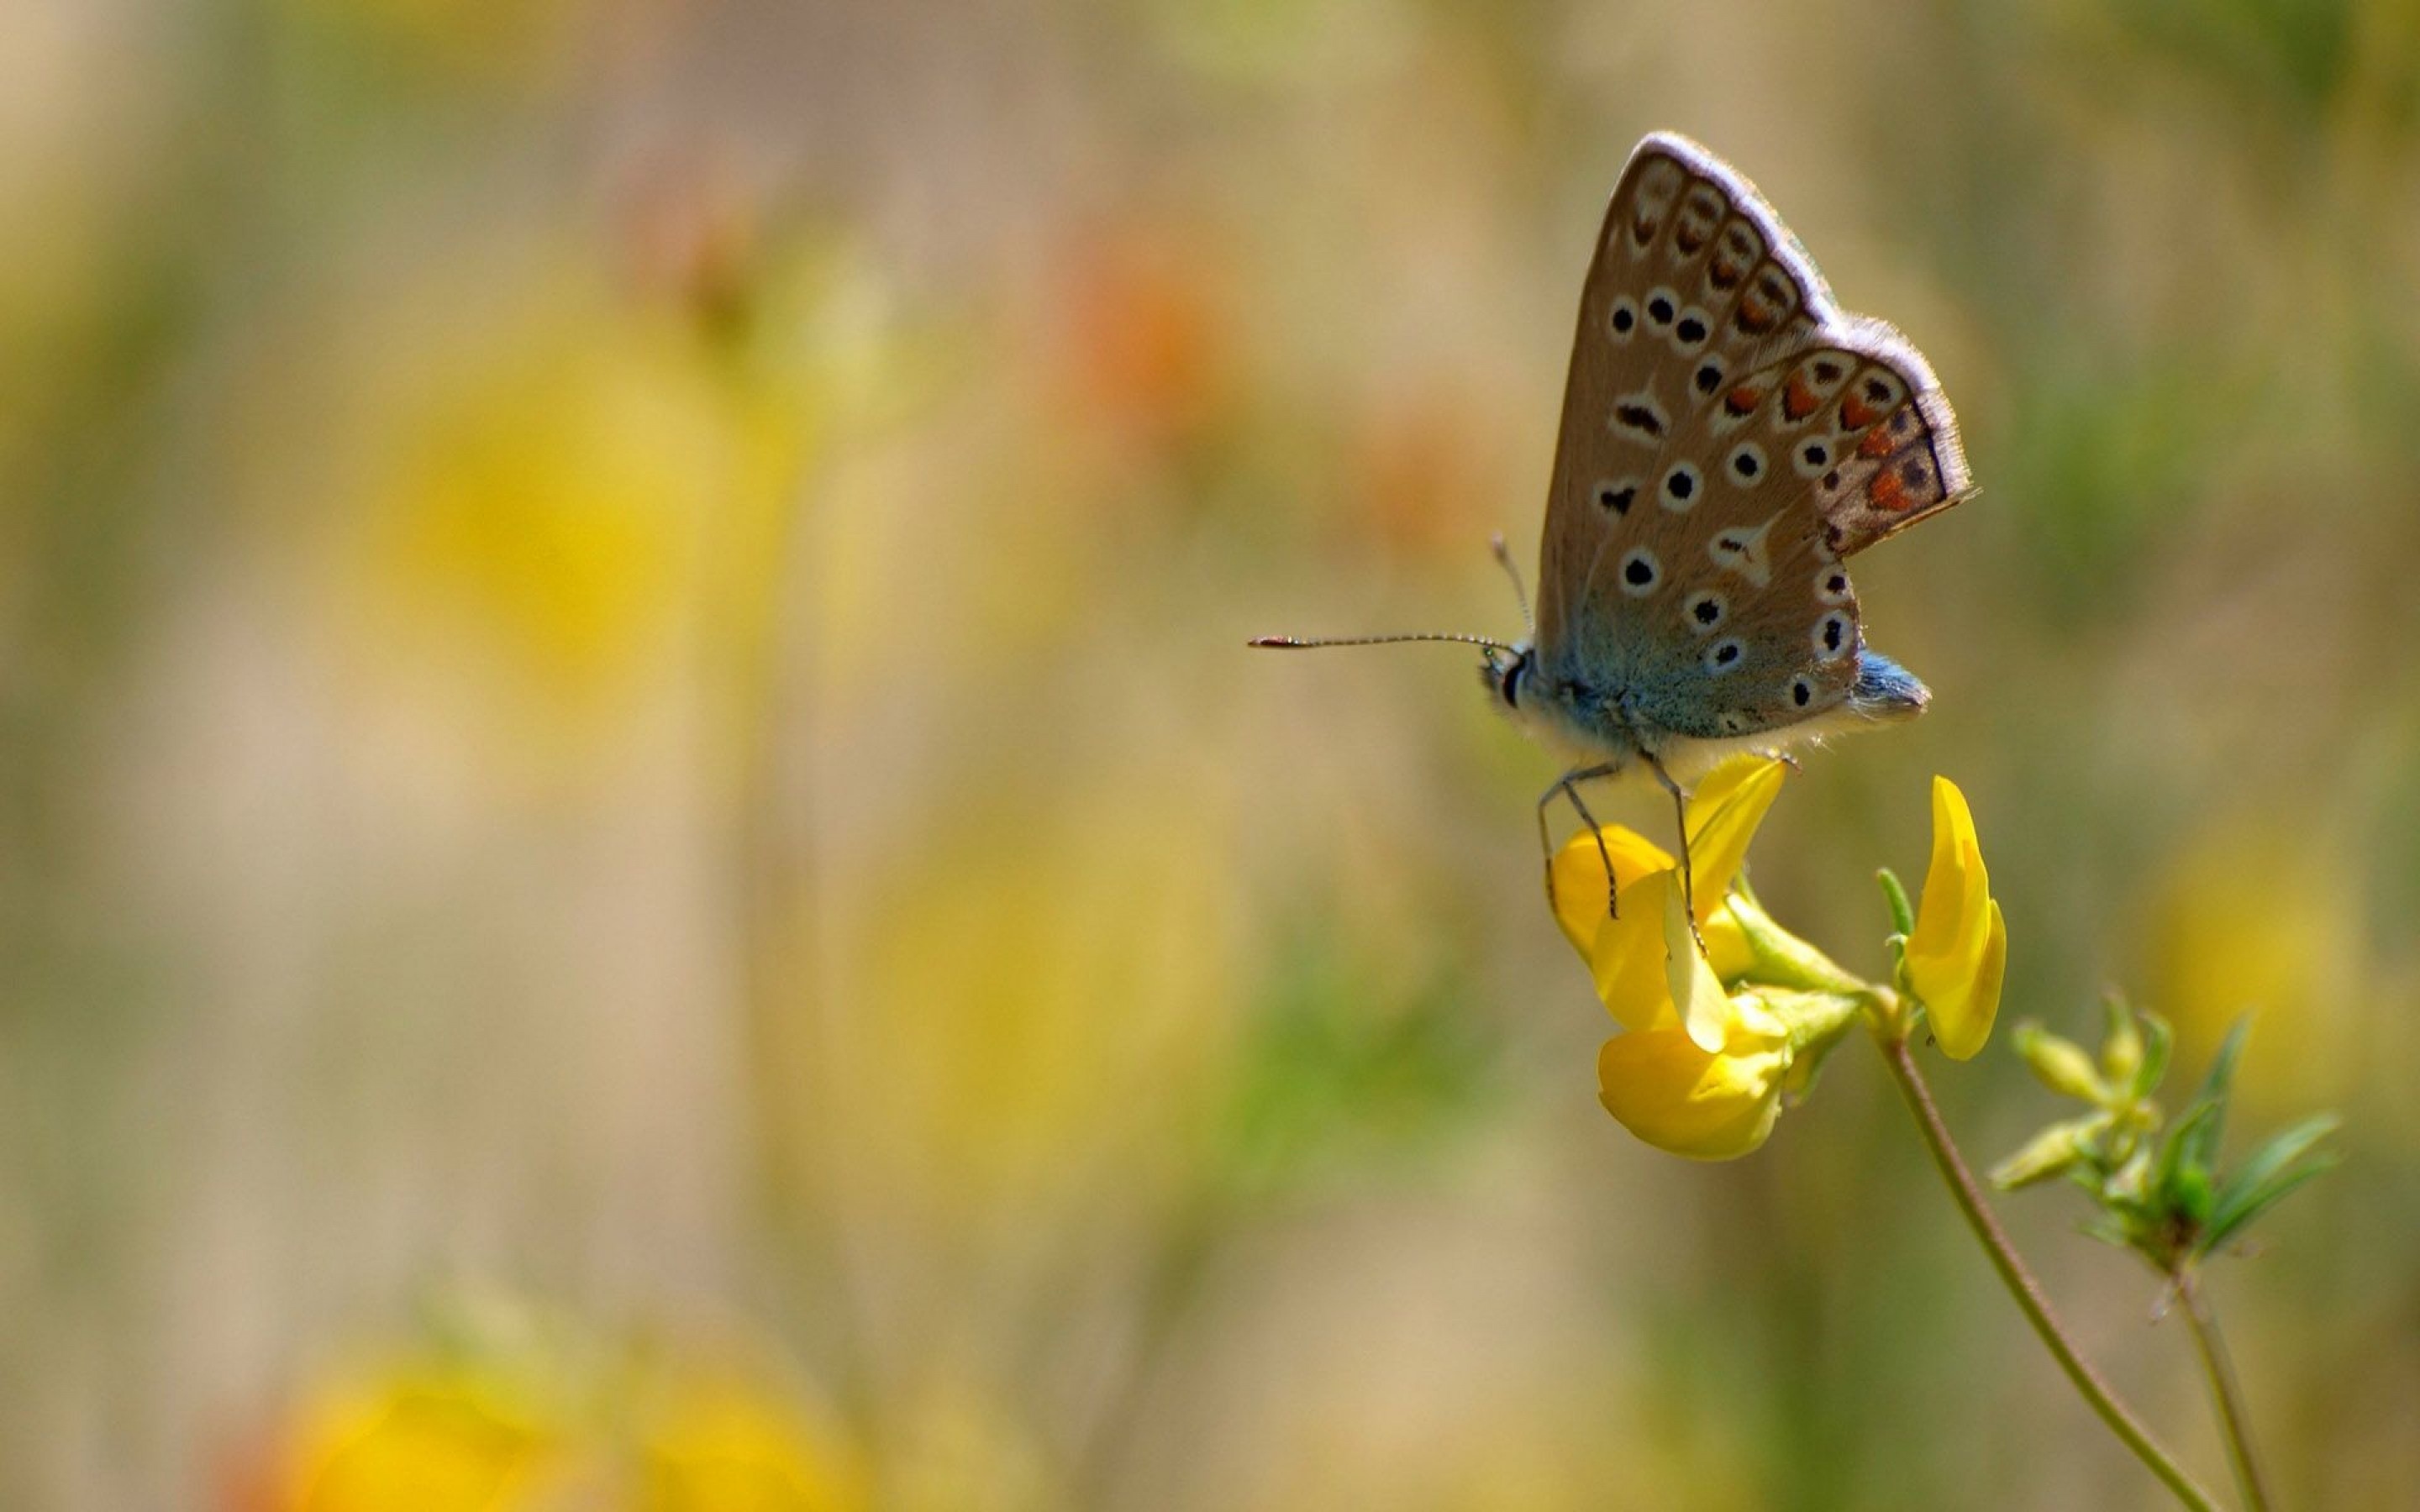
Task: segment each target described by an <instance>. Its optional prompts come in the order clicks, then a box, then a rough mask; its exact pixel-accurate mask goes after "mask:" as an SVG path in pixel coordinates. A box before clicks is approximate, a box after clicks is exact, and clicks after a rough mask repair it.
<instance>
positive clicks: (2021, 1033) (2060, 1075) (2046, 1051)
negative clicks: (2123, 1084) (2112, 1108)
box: [2016, 1022, 2111, 1105]
mask: <svg viewBox="0 0 2420 1512" xmlns="http://www.w3.org/2000/svg"><path fill="white" fill-rule="evenodd" d="M2016 1043H2017V1054H2019V1055H2021V1056H2023V1057H2025V1064H2026V1065H2028V1066H2031V1067H2032V1068H2033V1071H2034V1074H2035V1075H2036V1076H2039V1077H2040V1078H2041V1083H2042V1085H2043V1086H2044V1087H2047V1088H2050V1089H2051V1090H2052V1091H2054V1092H2056V1093H2057V1094H2058V1095H2059V1096H2061V1097H2071V1098H2074V1099H2076V1100H2077V1101H2079V1102H2084V1103H2094V1104H2096V1105H2105V1104H2106V1103H2109V1102H2110V1101H2111V1098H2110V1095H2109V1088H2108V1085H2107V1084H2106V1083H2104V1082H2102V1079H2101V1072H2100V1069H2099V1068H2098V1067H2096V1066H2094V1065H2093V1063H2092V1057H2090V1056H2088V1055H2086V1054H2085V1052H2084V1047H2083V1046H2082V1045H2079V1044H2077V1043H2076V1042H2075V1041H2072V1040H2062V1039H2060V1038H2059V1037H2058V1036H2057V1035H2055V1034H2052V1033H2050V1032H2048V1031H2047V1030H2045V1029H2044V1028H2043V1027H2042V1026H2040V1025H2039V1024H2035V1023H2031V1022H2027V1023H2024V1024H2020V1025H2018V1026H2017V1029H2016Z"/></svg>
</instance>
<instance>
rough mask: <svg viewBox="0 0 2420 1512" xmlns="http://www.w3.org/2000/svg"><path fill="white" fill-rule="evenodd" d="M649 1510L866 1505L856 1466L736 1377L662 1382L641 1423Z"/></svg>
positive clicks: (804, 1510) (641, 1499) (746, 1511)
mask: <svg viewBox="0 0 2420 1512" xmlns="http://www.w3.org/2000/svg"><path fill="white" fill-rule="evenodd" d="M639 1460H640V1464H639V1472H638V1486H637V1487H636V1489H635V1494H634V1496H633V1497H632V1500H631V1504H632V1505H633V1506H636V1507H640V1508H644V1509H645V1512H841V1509H843V1508H853V1507H857V1506H860V1505H861V1504H863V1501H864V1498H863V1496H862V1494H861V1490H860V1489H859V1487H858V1485H857V1476H856V1473H855V1468H854V1467H853V1466H852V1465H850V1464H849V1463H848V1462H847V1460H846V1459H845V1458H844V1457H842V1456H841V1455H839V1454H837V1453H836V1452H835V1451H834V1449H833V1447H832V1446H831V1445H830V1444H827V1443H821V1442H819V1440H818V1439H817V1438H816V1437H815V1436H814V1434H813V1433H811V1432H810V1431H809V1428H808V1425H807V1424H806V1423H804V1422H803V1421H801V1419H800V1418H799V1414H798V1413H797V1412H793V1411H791V1410H790V1409H789V1408H788V1407H786V1406H785V1405H784V1404H783V1403H782V1402H780V1401H779V1400H777V1399H776V1398H774V1397H773V1396H770V1395H768V1393H766V1392H765V1391H763V1390H761V1389H760V1388H758V1387H756V1386H755V1385H753V1384H752V1383H751V1382H749V1381H745V1380H741V1379H738V1378H727V1377H684V1378H681V1379H679V1380H676V1381H671V1382H669V1383H667V1389H666V1390H664V1391H662V1392H661V1393H659V1396H658V1398H657V1400H656V1403H655V1411H654V1412H653V1414H652V1415H651V1416H650V1417H649V1418H648V1419H647V1421H645V1422H644V1424H643V1425H642V1427H641V1440H640V1444H639Z"/></svg>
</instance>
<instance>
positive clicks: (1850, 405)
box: [1840, 393, 1882, 430]
mask: <svg viewBox="0 0 2420 1512" xmlns="http://www.w3.org/2000/svg"><path fill="white" fill-rule="evenodd" d="M1881 418H1882V411H1881V410H1879V409H1875V408H1874V407H1873V406H1871V405H1869V404H1868V403H1866V401H1865V400H1863V399H1860V398H1858V397H1857V396H1856V395H1855V394H1854V393H1853V394H1851V395H1849V396H1848V397H1847V398H1845V399H1843V400H1841V401H1840V428H1841V429H1842V430H1863V429H1865V428H1866V427H1867V426H1868V425H1870V424H1873V423H1874V422H1875V421H1877V420H1880V419H1881Z"/></svg>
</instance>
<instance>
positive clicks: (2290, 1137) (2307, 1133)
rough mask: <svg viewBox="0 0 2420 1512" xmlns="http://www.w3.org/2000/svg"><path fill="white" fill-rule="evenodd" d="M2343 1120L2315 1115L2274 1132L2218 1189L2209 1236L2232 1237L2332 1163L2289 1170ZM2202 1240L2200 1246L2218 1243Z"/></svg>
mask: <svg viewBox="0 0 2420 1512" xmlns="http://www.w3.org/2000/svg"><path fill="white" fill-rule="evenodd" d="M2343 1122H2344V1120H2343V1119H2339V1118H2337V1117H2336V1116H2335V1114H2333V1113H2317V1114H2313V1115H2312V1116H2311V1117H2309V1118H2307V1119H2303V1120H2302V1121H2301V1122H2299V1123H2296V1124H2292V1125H2290V1126H2288V1128H2285V1129H2282V1130H2280V1131H2278V1132H2277V1133H2276V1134H2273V1135H2271V1136H2270V1138H2269V1141H2268V1142H2267V1143H2266V1144H2263V1145H2262V1146H2261V1147H2260V1148H2259V1149H2256V1150H2254V1151H2253V1152H2252V1153H2251V1154H2250V1155H2248V1156H2246V1157H2245V1158H2244V1161H2243V1164H2242V1165H2241V1166H2239V1167H2237V1169H2236V1170H2235V1172H2234V1174H2233V1175H2231V1176H2229V1177H2228V1178H2227V1179H2226V1184H2225V1185H2223V1186H2222V1187H2221V1188H2220V1189H2219V1193H2218V1200H2217V1203H2216V1204H2215V1205H2214V1206H2213V1208H2212V1209H2211V1216H2210V1227H2211V1232H2212V1233H2219V1232H2221V1231H2222V1230H2223V1231H2224V1232H2225V1233H2226V1234H2232V1233H2234V1232H2235V1231H2236V1230H2238V1229H2240V1228H2242V1227H2243V1226H2244V1225H2245V1224H2246V1223H2248V1222H2250V1221H2251V1219H2252V1216H2253V1215H2254V1214H2256V1213H2257V1212H2259V1211H2261V1210H2263V1209H2265V1208H2268V1207H2269V1206H2271V1205H2272V1204H2273V1203H2275V1202H2276V1200H2277V1199H2278V1198H2279V1197H2281V1196H2285V1195H2286V1193H2287V1192H2290V1191H2292V1190H2293V1189H2294V1187H2296V1186H2299V1185H2300V1184H2302V1182H2304V1180H2309V1178H2310V1177H2311V1176H2314V1175H2317V1174H2318V1173H2319V1171H2320V1170H2324V1169H2326V1168H2327V1165H2334V1164H2335V1162H2334V1161H2333V1160H2331V1161H2329V1162H2328V1163H2327V1165H2320V1166H2318V1167H2316V1168H2312V1167H2305V1168H2304V1169H2303V1170H2299V1171H2298V1170H2295V1169H2293V1165H2294V1163H2295V1162H2296V1161H2298V1160H2301V1159H2302V1158H2303V1157H2304V1155H2306V1154H2309V1153H2310V1152H2311V1150H2312V1149H2313V1148H2314V1147H2316V1146H2317V1145H2318V1144H2319V1141H2320V1140H2322V1139H2325V1138H2326V1137H2327V1136H2328V1135H2330V1134H2334V1133H2335V1131H2336V1130H2337V1129H2338V1128H2339V1127H2340V1126H2342V1124H2343ZM2217 1242H2220V1241H2219V1240H2215V1239H2209V1238H2205V1240H2204V1242H2203V1243H2204V1247H2208V1246H2209V1245H2210V1244H2213V1243H2217Z"/></svg>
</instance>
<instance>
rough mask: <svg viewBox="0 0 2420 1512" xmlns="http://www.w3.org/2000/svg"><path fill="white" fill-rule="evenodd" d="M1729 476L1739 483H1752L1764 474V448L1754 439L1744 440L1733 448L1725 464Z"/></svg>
mask: <svg viewBox="0 0 2420 1512" xmlns="http://www.w3.org/2000/svg"><path fill="white" fill-rule="evenodd" d="M1725 465H1726V466H1727V467H1729V468H1730V473H1731V476H1732V477H1733V478H1735V479H1737V480H1739V481H1740V482H1741V483H1744V484H1745V483H1754V482H1755V481H1756V480H1757V479H1759V478H1761V477H1763V476H1764V448H1763V447H1761V446H1759V445H1757V444H1756V442H1754V441H1744V442H1742V443H1741V444H1740V445H1739V446H1738V447H1736V448H1734V449H1733V450H1732V452H1731V455H1730V461H1729V462H1728V463H1726V464H1725Z"/></svg>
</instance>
